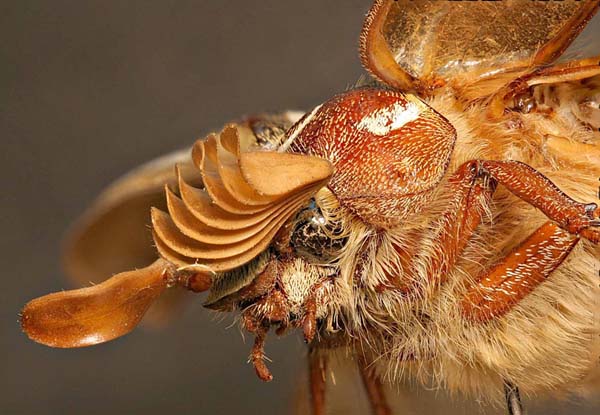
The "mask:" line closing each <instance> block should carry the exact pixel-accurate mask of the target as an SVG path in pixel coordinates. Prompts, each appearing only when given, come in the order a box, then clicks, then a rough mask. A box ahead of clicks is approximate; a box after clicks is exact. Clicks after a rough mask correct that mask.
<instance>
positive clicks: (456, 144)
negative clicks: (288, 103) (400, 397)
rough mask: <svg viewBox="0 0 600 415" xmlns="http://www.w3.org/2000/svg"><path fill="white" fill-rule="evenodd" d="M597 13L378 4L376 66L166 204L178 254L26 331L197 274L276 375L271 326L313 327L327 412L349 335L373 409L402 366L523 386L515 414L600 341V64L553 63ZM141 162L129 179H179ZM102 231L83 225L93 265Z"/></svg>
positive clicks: (315, 392)
mask: <svg viewBox="0 0 600 415" xmlns="http://www.w3.org/2000/svg"><path fill="white" fill-rule="evenodd" d="M597 8H598V2H597V1H588V2H529V1H519V0H513V1H510V2H502V3H499V2H465V3H464V4H463V3H460V4H457V3H453V2H449V3H447V2H422V1H385V0H382V1H375V3H374V5H373V6H372V8H371V10H370V11H369V13H368V15H367V18H366V20H365V24H364V27H363V31H362V34H361V39H360V52H361V60H362V62H363V65H364V67H365V68H366V69H367V70H368V71H369V72H370V73H371V74H372V75H373V78H374V81H372V82H365V84H364V85H358V86H357V87H356V88H354V89H352V90H350V91H346V92H343V93H341V94H339V95H336V96H335V97H333V98H331V99H330V100H328V101H326V102H324V103H322V104H320V105H318V106H316V107H315V108H313V109H312V110H310V111H309V112H308V113H307V114H305V115H304V116H302V117H301V118H299V119H298V116H297V114H293V113H282V114H277V115H263V116H256V117H247V118H244V119H242V120H240V121H238V122H235V123H231V124H228V125H227V126H225V127H224V128H223V129H222V131H220V132H218V133H213V134H211V135H209V136H208V137H207V138H206V139H204V140H199V141H197V142H196V143H195V144H194V146H193V148H192V151H191V161H189V162H187V163H184V164H183V165H181V166H180V167H179V168H178V169H177V173H176V175H175V180H174V181H175V182H176V186H173V185H171V186H172V187H169V186H167V188H166V189H165V199H166V204H167V209H166V211H163V210H159V209H152V211H151V220H152V230H153V237H154V243H155V245H156V248H157V251H158V254H159V259H158V260H157V261H156V262H154V263H153V264H152V265H150V266H148V267H146V268H143V269H139V270H136V271H130V272H125V273H122V274H119V275H117V276H115V277H113V278H111V279H109V280H107V281H106V282H104V283H101V284H98V285H96V286H94V287H89V288H83V289H80V290H74V291H68V292H63V293H56V294H50V295H48V296H45V297H41V298H39V299H36V300H33V301H32V302H30V303H28V304H27V305H26V306H25V308H24V310H23V313H22V326H23V329H24V331H25V332H26V333H27V334H28V335H29V336H30V337H31V338H32V339H33V340H35V341H38V342H40V343H44V344H47V345H50V346H55V347H80V346H88V345H92V344H97V343H101V342H104V341H108V340H111V339H113V338H116V337H119V336H121V335H123V334H126V333H127V332H129V331H130V330H132V329H133V328H134V327H135V326H136V325H137V323H138V322H139V321H140V319H141V317H142V316H143V314H144V313H145V311H146V310H147V308H148V307H149V306H150V304H152V303H153V302H154V301H156V299H157V298H158V297H159V296H160V295H161V294H162V293H163V292H164V291H165V290H166V288H168V287H172V286H182V287H185V288H187V289H189V290H191V291H195V292H203V291H207V290H210V291H209V294H208V297H207V299H206V302H205V305H206V306H207V307H209V308H212V309H215V310H219V311H224V312H230V311H235V310H239V311H240V315H241V317H240V320H241V324H242V326H243V327H244V328H245V329H246V330H247V331H249V332H250V333H253V334H254V335H255V343H254V346H253V348H252V352H251V360H252V362H253V364H254V367H255V369H256V373H257V375H258V376H259V378H261V379H262V380H266V381H268V380H271V379H272V376H271V374H270V371H269V369H268V367H267V366H266V364H265V362H264V351H263V349H264V345H265V338H266V335H267V333H268V331H269V330H270V329H271V328H272V327H276V332H277V334H284V333H286V332H287V331H289V330H290V329H292V328H298V329H299V330H301V332H302V334H303V336H304V338H305V340H306V342H307V343H309V345H310V346H309V347H310V349H311V350H310V353H309V359H310V368H311V381H312V384H311V392H312V406H313V413H315V414H319V413H323V411H324V401H325V384H324V376H323V372H324V371H325V368H326V366H327V351H328V350H330V349H344V350H348V351H349V353H351V354H352V355H354V356H356V361H357V363H358V365H359V366H360V369H361V372H362V374H363V380H364V382H365V385H366V390H367V392H368V394H369V398H370V401H371V402H372V406H373V410H374V412H375V413H389V408H388V405H387V404H386V402H385V397H384V395H385V394H384V391H383V389H382V384H383V382H384V380H391V381H396V380H398V379H399V378H401V377H402V376H405V375H407V376H411V377H414V378H416V379H419V380H421V381H422V382H424V383H426V384H433V385H434V386H436V387H447V388H449V389H451V390H459V391H462V392H465V393H469V394H472V395H474V396H476V397H482V398H487V399H492V400H494V399H496V400H497V399H498V396H500V395H501V392H502V390H505V391H506V394H507V399H508V404H509V408H510V410H511V411H518V410H520V408H519V402H518V390H517V388H516V386H517V385H518V386H519V388H520V390H521V391H524V392H526V393H528V394H529V393H538V392H541V391H544V390H548V389H553V388H565V389H569V388H572V387H573V386H574V385H579V384H580V380H581V378H583V377H585V376H593V373H592V372H591V368H592V367H593V364H594V353H597V352H595V351H594V350H595V348H597V347H598V345H597V344H596V343H595V341H596V342H597V337H598V330H599V328H598V320H597V318H595V316H594V312H595V310H596V308H597V307H598V305H597V303H598V302H597V298H598V291H597V283H596V282H595V281H594V275H593V274H592V273H590V271H589V266H590V264H591V263H593V259H594V258H595V257H598V253H599V251H598V242H599V241H600V210H599V209H598V207H597V205H596V204H595V203H593V202H592V201H591V199H592V197H593V196H594V193H595V186H596V180H597V177H598V176H600V147H599V145H600V144H598V143H599V141H598V140H599V137H598V128H599V127H600V122H599V118H600V115H599V109H598V102H599V101H600V98H599V95H600V87H599V82H600V81H599V79H600V67H599V60H598V58H586V59H580V60H577V61H571V62H567V63H563V64H554V65H553V62H555V60H556V59H557V58H558V57H559V56H560V55H561V54H562V53H563V52H564V50H565V49H566V48H567V47H568V45H569V44H570V43H571V42H572V41H573V39H574V38H575V37H576V36H577V34H578V33H579V32H580V31H581V30H582V29H583V27H584V26H585V24H586V22H587V21H589V19H590V18H591V17H592V16H593V14H594V13H595V12H596V10H597ZM490 16H501V19H499V21H495V22H494V23H493V24H492V23H490V24H489V25H487V24H481V22H482V21H487V20H489V19H490ZM486 19H487V20H486ZM532 33H533V34H535V35H532ZM198 173H199V174H198ZM139 174H140V175H139V176H136V177H135V178H131V177H130V178H129V179H128V180H130V182H128V184H129V185H130V186H131V187H133V186H139V185H140V183H139V181H137V182H136V179H138V178H139V177H147V178H148V180H152V181H154V182H155V181H173V180H166V179H164V176H161V174H165V173H164V171H162V172H160V171H157V170H156V169H149V170H145V171H143V172H139ZM193 180H196V183H195V185H193V184H194V183H190V182H191V181H193ZM200 182H201V184H200ZM126 187H127V186H125V187H120V189H121V191H122V189H124V188H126ZM175 189H176V190H175ZM130 190H132V191H133V189H130ZM106 197H107V199H105V200H104V201H103V202H101V203H100V204H99V205H98V206H97V207H96V212H95V214H96V215H98V214H99V213H98V212H100V213H102V209H103V205H102V204H103V203H104V204H105V206H107V205H110V203H109V202H106V200H110V197H111V194H110V193H109V194H108V196H106ZM112 197H114V194H113V195H112ZM87 237H88V235H87V234H86V233H85V231H82V232H81V234H80V235H79V236H75V237H74V238H75V240H76V243H74V244H73V248H72V249H73V255H72V258H73V260H72V263H71V266H72V267H74V268H76V267H77V266H80V265H81V262H79V265H78V261H81V259H82V258H81V255H85V254H86V252H87V251H89V245H86V243H89V242H90V241H91V239H86V238H87ZM78 250H80V251H78ZM78 255H79V257H78Z"/></svg>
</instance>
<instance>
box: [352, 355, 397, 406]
mask: <svg viewBox="0 0 600 415" xmlns="http://www.w3.org/2000/svg"><path fill="white" fill-rule="evenodd" d="M358 370H359V371H360V376H361V378H362V381H363V385H364V386H365V391H366V392H367V396H368V398H369V403H370V405H371V412H372V414H373V415H391V414H392V411H391V409H390V407H389V405H388V403H387V399H386V398H385V393H384V391H383V384H382V382H381V378H380V377H379V376H377V375H376V374H375V373H373V370H371V369H370V368H369V366H368V364H367V362H366V360H365V358H364V357H362V356H359V357H358Z"/></svg>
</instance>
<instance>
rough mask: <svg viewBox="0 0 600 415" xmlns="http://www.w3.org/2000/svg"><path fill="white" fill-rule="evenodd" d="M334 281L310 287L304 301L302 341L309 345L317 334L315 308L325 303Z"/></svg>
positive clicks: (329, 280) (324, 281)
mask: <svg viewBox="0 0 600 415" xmlns="http://www.w3.org/2000/svg"><path fill="white" fill-rule="evenodd" d="M333 284H334V281H333V279H332V278H327V279H325V280H322V281H320V282H318V283H316V284H315V285H313V286H312V288H311V290H310V293H309V294H308V296H307V298H306V300H305V301H304V306H303V309H304V317H303V318H302V331H303V334H304V341H305V342H306V343H310V342H311V341H312V340H313V338H314V337H315V334H316V332H317V307H318V305H320V304H323V303H324V302H325V298H326V296H327V294H329V293H330V292H331V289H332V288H333Z"/></svg>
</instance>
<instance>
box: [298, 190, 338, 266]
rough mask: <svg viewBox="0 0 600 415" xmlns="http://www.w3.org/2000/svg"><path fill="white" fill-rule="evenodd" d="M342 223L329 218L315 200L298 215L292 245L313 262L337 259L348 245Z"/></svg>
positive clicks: (302, 255)
mask: <svg viewBox="0 0 600 415" xmlns="http://www.w3.org/2000/svg"><path fill="white" fill-rule="evenodd" d="M346 241H347V238H346V237H344V236H343V232H342V225H341V223H339V222H332V221H330V220H328V219H327V218H326V217H325V216H324V215H323V213H322V212H321V209H319V207H318V206H317V204H316V203H315V201H314V200H312V201H311V203H310V205H309V206H308V207H307V208H305V209H303V210H302V211H300V212H299V213H298V215H297V216H296V224H295V226H294V230H293V231H292V235H291V239H290V245H291V246H292V248H293V249H294V250H295V251H296V254H297V255H298V256H300V257H302V258H304V259H305V260H306V261H308V262H310V263H313V264H324V263H329V262H332V261H333V260H335V258H336V257H337V256H338V255H339V253H340V251H341V250H342V249H343V248H344V246H345V245H346Z"/></svg>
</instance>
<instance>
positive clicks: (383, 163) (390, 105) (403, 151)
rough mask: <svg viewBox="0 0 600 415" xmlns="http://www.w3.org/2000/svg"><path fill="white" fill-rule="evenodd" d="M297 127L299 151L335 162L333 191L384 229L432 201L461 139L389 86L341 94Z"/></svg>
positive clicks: (433, 114)
mask: <svg viewBox="0 0 600 415" xmlns="http://www.w3.org/2000/svg"><path fill="white" fill-rule="evenodd" d="M294 128H295V129H293V130H292V131H291V132H290V137H294V141H293V143H292V144H291V150H292V151H294V152H299V153H306V154H311V155H316V156H320V157H324V158H326V159H328V160H329V161H331V162H332V163H333V165H334V168H335V172H334V175H333V177H332V179H331V181H330V183H329V186H328V187H329V188H330V189H331V191H332V192H333V193H334V194H335V195H336V197H337V198H338V199H339V201H340V203H341V204H342V205H343V206H345V207H347V208H349V209H350V210H352V211H353V212H354V213H355V214H357V215H358V216H359V217H360V218H361V219H362V220H363V221H365V222H367V223H370V224H372V225H375V226H381V227H389V226H393V225H395V224H398V223H400V222H401V221H402V219H403V218H405V217H406V215H408V214H409V213H411V212H414V211H416V210H418V209H419V207H421V206H422V205H423V203H424V202H426V200H427V197H428V196H429V191H430V190H432V189H433V188H434V187H435V185H436V184H438V183H439V181H440V180H441V178H442V176H443V175H444V173H445V171H446V168H447V166H448V161H449V160H450V155H451V153H452V149H453V147H454V142H455V140H456V131H455V129H454V127H452V125H451V124H450V123H449V122H448V121H447V120H446V119H445V118H444V117H443V116H441V115H440V114H438V113H437V112H436V111H434V110H433V109H432V108H431V107H429V106H428V105H426V104H425V103H423V102H422V101H421V100H419V99H418V98H416V97H415V96H413V95H409V94H403V93H401V92H398V91H392V90H389V89H381V88H363V89H357V90H354V91H350V92H346V93H344V94H340V95H337V96H336V97H334V98H332V99H331V100H329V101H327V102H326V103H324V104H323V105H321V106H319V107H317V108H315V110H313V111H312V112H311V113H309V114H307V115H306V116H305V117H304V118H303V119H302V120H300V122H298V124H297V125H296V127H294Z"/></svg>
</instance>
